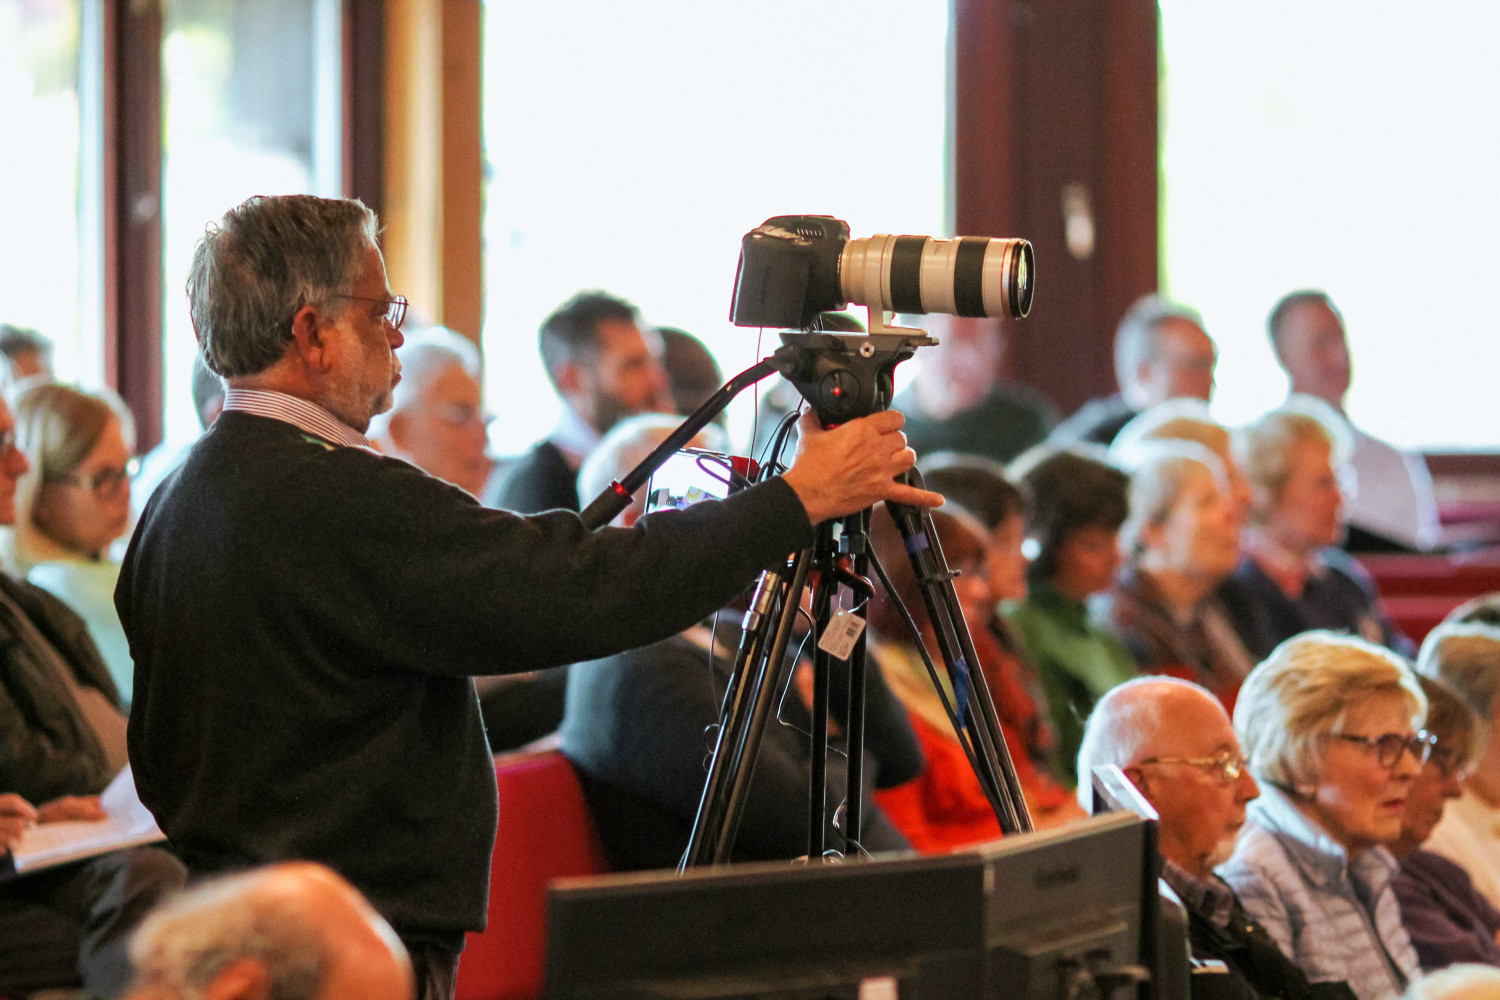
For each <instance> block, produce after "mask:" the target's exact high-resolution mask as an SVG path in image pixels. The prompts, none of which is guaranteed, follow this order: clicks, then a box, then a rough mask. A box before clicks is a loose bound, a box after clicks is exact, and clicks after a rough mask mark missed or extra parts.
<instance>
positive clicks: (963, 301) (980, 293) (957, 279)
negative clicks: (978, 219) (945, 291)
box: [953, 236, 990, 316]
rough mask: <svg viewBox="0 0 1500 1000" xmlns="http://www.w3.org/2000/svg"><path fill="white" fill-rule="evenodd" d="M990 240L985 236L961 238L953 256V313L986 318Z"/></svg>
mask: <svg viewBox="0 0 1500 1000" xmlns="http://www.w3.org/2000/svg"><path fill="white" fill-rule="evenodd" d="M989 248H990V240H988V239H986V238H985V237H983V236H960V237H959V239H958V250H957V252H956V253H955V254H954V255H953V307H954V308H953V313H954V315H955V316H984V315H987V314H986V313H985V311H984V255H985V253H986V251H988V250H989Z"/></svg>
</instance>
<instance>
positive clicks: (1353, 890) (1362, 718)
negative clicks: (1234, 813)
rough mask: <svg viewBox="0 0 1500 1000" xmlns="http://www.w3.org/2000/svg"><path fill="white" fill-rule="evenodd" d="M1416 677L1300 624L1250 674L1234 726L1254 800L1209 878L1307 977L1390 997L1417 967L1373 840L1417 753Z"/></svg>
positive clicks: (1388, 819) (1397, 822) (1421, 757)
mask: <svg viewBox="0 0 1500 1000" xmlns="http://www.w3.org/2000/svg"><path fill="white" fill-rule="evenodd" d="M1426 711H1427V698H1426V696H1425V695H1423V694H1422V688H1421V687H1420V686H1419V685H1418V684H1417V680H1416V676H1415V675H1414V674H1413V673H1412V672H1411V670H1409V669H1408V668H1407V666H1406V663H1405V662H1404V661H1403V660H1402V659H1401V658H1400V657H1399V656H1396V655H1395V654H1394V653H1392V652H1390V651H1389V650H1387V649H1383V648H1381V647H1379V646H1376V645H1373V644H1371V643H1367V642H1365V641H1364V640H1362V639H1356V638H1353V637H1349V636H1340V635H1334V634H1333V633H1330V632H1310V633H1307V634H1306V635H1300V636H1297V637H1296V638H1294V639H1290V640H1288V641H1287V642H1285V643H1283V644H1282V645H1280V646H1278V647H1277V648H1276V650H1275V651H1274V652H1273V653H1272V654H1271V656H1270V657H1269V658H1268V659H1266V660H1265V662H1263V663H1261V664H1260V665H1259V666H1258V667H1256V668H1255V670H1253V671H1252V672H1251V673H1250V676H1249V677H1248V678H1247V679H1246V680H1245V684H1244V686H1243V687H1242V688H1240V697H1239V701H1238V703H1237V704H1236V705H1235V709H1234V730H1235V734H1236V735H1237V736H1238V737H1239V739H1240V743H1241V745H1242V746H1243V747H1244V748H1245V752H1246V753H1247V754H1248V755H1249V758H1250V770H1251V773H1253V774H1254V775H1255V778H1256V780H1257V781H1259V782H1260V787H1261V796H1260V798H1258V799H1256V800H1255V801H1254V802H1253V803H1251V805H1250V807H1249V821H1248V822H1247V823H1246V825H1245V829H1244V831H1243V832H1242V833H1241V835H1240V839H1239V843H1238V845H1237V846H1236V847H1235V851H1234V857H1232V858H1231V859H1230V860H1229V861H1228V862H1227V863H1225V864H1224V865H1223V866H1221V867H1220V868H1219V869H1218V871H1219V875H1220V876H1221V877H1222V878H1223V879H1224V881H1226V882H1228V883H1229V884H1230V886H1231V887H1233V889H1234V891H1235V893H1236V894H1237V895H1238V896H1239V897H1240V901H1241V902H1242V903H1244V905H1245V909H1246V910H1247V911H1249V913H1250V915H1251V916H1252V917H1254V918H1255V919H1256V920H1257V921H1259V922H1260V924H1261V925H1262V926H1264V927H1265V928H1266V930H1267V931H1269V932H1270V934H1271V938H1272V939H1273V940H1274V941H1275V942H1276V945H1277V947H1279V948H1280V949H1281V950H1282V951H1283V952H1284V953H1285V954H1286V955H1287V956H1288V957H1290V958H1291V959H1292V961H1294V962H1296V963H1297V964H1298V965H1299V966H1301V967H1302V971H1303V972H1305V973H1307V977H1308V978H1309V979H1311V980H1313V981H1314V982H1322V981H1325V980H1336V979H1345V980H1347V981H1348V983H1349V985H1350V987H1352V988H1353V990H1354V992H1355V995H1356V996H1358V997H1359V998H1360V1000H1380V998H1391V997H1397V996H1400V994H1401V992H1402V991H1403V990H1404V989H1406V987H1407V984H1408V983H1410V982H1411V979H1412V977H1413V976H1415V975H1416V973H1417V971H1418V964H1417V953H1416V949H1414V948H1413V947H1412V944H1411V939H1410V938H1409V937H1408V936H1407V933H1406V929H1405V928H1404V927H1403V926H1402V925H1401V911H1400V906H1399V905H1398V904H1397V901H1396V894H1395V891H1394V890H1393V889H1392V887H1391V880H1392V878H1393V877H1394V876H1395V874H1396V870H1397V865H1396V859H1395V858H1394V857H1393V856H1392V855H1391V852H1390V851H1389V850H1387V849H1386V847H1385V846H1384V845H1385V844H1388V843H1390V842H1391V841H1393V840H1395V839H1396V837H1397V836H1398V835H1399V834H1400V832H1401V816H1402V811H1403V806H1404V804H1405V801H1406V796H1407V793H1408V792H1409V791H1410V789H1411V784H1412V779H1413V778H1415V777H1416V775H1417V773H1418V772H1419V771H1420V770H1421V768H1422V764H1423V762H1425V761H1426V759H1427V755H1428V752H1429V750H1430V749H1431V742H1430V739H1431V738H1430V737H1429V736H1428V735H1427V734H1426V733H1425V732H1422V733H1418V732H1416V731H1415V729H1416V726H1418V725H1419V724H1420V723H1421V721H1422V719H1423V717H1424V716H1425V714H1426Z"/></svg>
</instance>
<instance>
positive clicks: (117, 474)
mask: <svg viewBox="0 0 1500 1000" xmlns="http://www.w3.org/2000/svg"><path fill="white" fill-rule="evenodd" d="M3 438H4V435H3V434H0V445H3V444H4V443H5V442H4V440H3ZM0 452H3V449H0ZM140 467H141V462H140V459H138V458H132V459H131V460H130V461H128V462H126V463H125V464H124V465H122V466H119V467H118V468H114V469H100V470H99V471H98V472H96V473H94V474H93V475H92V476H80V475H77V474H76V473H69V474H67V475H61V474H54V475H50V476H47V477H45V481H46V482H49V483H65V484H67V485H68V486H78V487H82V488H83V489H86V490H92V491H93V494H94V496H95V497H97V498H98V499H100V500H113V499H114V498H115V497H117V496H119V495H120V489H121V487H123V486H124V485H125V484H126V483H128V482H129V481H130V479H131V477H132V476H134V475H135V474H136V471H137V470H138V469H140Z"/></svg>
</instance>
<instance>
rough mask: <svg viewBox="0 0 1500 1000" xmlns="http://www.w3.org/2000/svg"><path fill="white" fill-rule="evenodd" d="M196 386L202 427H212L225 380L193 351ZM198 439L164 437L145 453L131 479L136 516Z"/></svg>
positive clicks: (221, 403)
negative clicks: (173, 439) (178, 439)
mask: <svg viewBox="0 0 1500 1000" xmlns="http://www.w3.org/2000/svg"><path fill="white" fill-rule="evenodd" d="M192 390H193V412H194V413H196V414H198V426H199V428H200V430H208V428H209V427H211V426H212V425H213V422H214V421H215V420H217V419H218V418H219V411H221V410H223V409H224V381H223V380H222V379H220V378H219V376H217V375H215V374H214V373H213V372H211V371H209V370H208V366H207V365H205V364H204V363H203V355H202V354H194V355H193V379H192ZM197 441H198V439H197V438H196V437H195V438H193V440H192V441H189V442H187V443H186V444H178V443H172V442H169V441H167V440H165V439H164V440H163V441H162V442H161V443H160V444H158V445H157V446H156V447H155V448H152V449H151V450H150V451H149V452H147V453H146V454H145V455H144V456H142V458H141V465H140V468H139V469H137V470H136V473H135V478H134V479H132V480H131V481H130V510H131V514H132V515H133V519H139V518H140V514H141V511H142V510H144V509H145V507H146V501H147V500H150V499H151V494H153V493H155V492H156V488H157V487H158V486H160V485H161V483H162V480H164V479H166V478H167V477H168V476H170V475H171V474H172V472H173V470H175V469H176V468H177V467H178V466H179V465H181V464H182V463H183V460H184V459H186V458H187V456H188V452H190V451H192V450H193V445H194V444H196V443H197Z"/></svg>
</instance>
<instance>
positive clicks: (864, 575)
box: [582, 324, 1031, 868]
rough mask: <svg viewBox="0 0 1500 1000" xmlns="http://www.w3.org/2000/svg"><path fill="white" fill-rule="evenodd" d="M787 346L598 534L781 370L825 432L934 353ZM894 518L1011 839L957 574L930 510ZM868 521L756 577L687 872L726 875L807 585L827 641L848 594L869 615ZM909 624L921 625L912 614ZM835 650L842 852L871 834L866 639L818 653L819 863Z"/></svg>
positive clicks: (708, 413) (989, 708)
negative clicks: (841, 699)
mask: <svg viewBox="0 0 1500 1000" xmlns="http://www.w3.org/2000/svg"><path fill="white" fill-rule="evenodd" d="M872 325H875V324H872ZM781 339H782V347H781V348H780V349H779V350H777V351H776V352H775V353H774V354H773V355H772V356H771V357H769V358H766V359H764V360H762V361H760V362H759V363H758V364H756V365H754V366H753V367H751V368H749V369H747V370H745V371H744V372H741V373H740V374H739V375H737V376H735V377H734V378H733V379H731V380H730V381H729V382H728V383H726V384H725V385H724V386H723V387H722V388H721V389H719V390H718V392H716V393H715V394H714V395H713V396H712V397H710V398H709V399H708V400H707V401H706V402H705V403H704V404H703V405H702V406H701V407H699V408H698V410H697V411H696V412H694V413H693V414H692V416H690V417H688V418H687V420H686V421H685V422H684V423H683V425H682V426H681V427H679V428H678V429H677V431H675V432H674V433H673V434H672V435H671V436H670V437H668V438H667V440H665V441H664V442H662V444H661V445H660V446H659V447H657V449H656V450H655V451H653V452H652V453H651V454H650V455H649V456H647V458H646V459H645V461H643V462H642V463H641V464H640V465H639V466H637V467H636V468H634V469H632V470H631V471H630V473H629V474H627V475H626V476H625V478H624V479H623V480H621V481H620V482H617V483H614V484H612V485H611V488H610V489H609V490H606V491H605V492H604V493H603V494H602V495H601V496H599V497H598V498H597V499H595V500H594V502H593V503H591V504H590V505H589V506H588V508H587V509H586V510H585V511H584V512H583V515H582V516H583V520H584V523H585V524H586V525H587V526H589V527H591V528H593V527H599V526H601V525H603V524H607V523H608V522H609V521H610V520H611V519H613V517H614V516H615V514H617V513H618V512H619V511H620V510H622V509H623V508H624V507H625V506H626V505H627V504H628V503H629V502H630V498H631V496H632V495H633V494H634V492H635V491H636V490H638V489H639V488H640V487H641V486H643V485H645V484H646V482H647V480H649V478H650V476H651V473H652V472H653V471H654V470H655V469H656V467H657V466H659V465H660V464H661V463H662V462H663V461H665V460H666V458H667V457H668V456H669V455H671V454H672V453H673V452H675V451H677V450H678V449H679V448H681V447H683V446H684V445H685V444H686V443H687V442H688V441H690V440H692V437H693V435H695V434H696V433H697V432H698V431H699V430H700V429H702V428H703V426H704V425H706V424H707V423H708V422H709V421H710V420H712V419H713V418H714V417H715V416H716V415H717V414H718V413H719V412H720V411H722V410H723V409H724V407H725V406H726V405H728V403H729V401H730V400H731V399H733V398H734V397H735V396H736V395H737V394H738V393H740V392H741V391H743V390H744V389H745V388H747V387H749V386H750V385H753V384H754V383H756V382H758V381H759V380H760V379H762V378H764V377H765V376H766V375H769V374H771V373H772V372H780V373H781V374H782V375H783V376H785V377H786V378H787V379H788V380H789V381H791V382H792V383H793V384H794V385H795V386H796V387H797V389H798V391H799V392H801V393H802V396H803V398H804V399H806V400H807V401H808V402H809V403H811V405H812V406H813V407H814V408H815V409H816V410H817V412H818V415H819V417H820V418H821V419H822V421H823V423H824V425H825V426H827V425H830V424H834V423H840V422H844V421H847V420H851V419H854V418H856V417H860V416H865V415H867V414H869V413H874V412H877V411H879V410H882V409H885V408H886V407H887V406H889V404H890V399H891V381H892V372H893V371H894V370H895V367H896V365H897V364H899V363H900V362H901V361H904V360H905V359H907V358H909V357H911V355H912V354H913V353H915V351H916V349H917V348H918V347H920V346H924V345H927V344H931V343H934V341H933V340H932V339H931V338H930V337H927V336H925V335H923V334H921V332H920V331H915V330H907V331H891V330H888V329H884V328H879V327H878V326H877V331H876V332H872V333H869V334H860V335H853V336H841V335H833V334H821V333H783V334H782V335H781ZM907 477H908V481H909V482H912V483H913V484H916V485H920V483H919V479H918V477H917V476H916V474H915V473H914V472H911V473H907ZM889 510H890V514H891V516H892V518H893V519H894V520H895V523H896V526H897V528H898V530H899V531H900V533H901V536H902V538H903V539H904V541H905V544H906V551H907V554H908V556H909V558H910V559H911V562H912V568H913V570H914V574H915V577H916V579H917V582H918V584H919V586H920V587H921V590H922V597H923V603H924V605H925V607H926V610H927V615H928V618H929V620H930V621H931V622H932V625H933V629H934V633H935V635H936V638H937V644H938V648H939V652H940V653H941V657H942V661H943V665H944V668H945V669H946V671H947V676H948V679H949V682H950V684H951V687H952V690H953V692H954V698H953V700H952V701H951V702H949V701H948V699H947V697H946V695H944V696H943V701H944V705H945V707H946V708H947V711H948V716H949V720H950V721H951V722H952V724H953V726H954V733H955V735H956V737H957V739H958V742H959V744H960V746H962V747H963V749H964V752H965V754H966V755H967V756H968V758H969V761H970V764H971V765H972V766H973V768H974V773H975V775H976V776H977V777H978V779H979V784H980V787H981V788H982V789H983V790H984V793H985V795H986V797H987V798H988V799H989V802H990V805H991V807H992V808H993V809H994V811H995V817H996V819H997V820H998V821H999V823H1000V829H1001V830H1002V832H1004V833H1006V834H1011V833H1019V832H1024V831H1028V830H1030V829H1031V817H1030V815H1029V814H1028V812H1027V810H1026V804H1025V800H1024V798H1023V797H1022V794H1021V789H1020V784H1019V782H1018V780H1017V778H1016V771H1015V765H1014V764H1013V763H1012V761H1011V758H1010V753H1009V751H1008V750H1007V748H1006V745H1005V739H1004V736H1003V734H1002V732H1001V729H1000V722H999V719H998V718H997V716H996V714H995V708H994V703H993V702H992V701H991V699H990V693H989V689H988V686H987V684H986V683H985V679H984V672H983V670H982V669H981V668H980V664H979V660H978V655H977V653H976V652H975V649H974V643H973V639H972V637H971V636H970V634H969V628H968V625H967V623H966V622H965V621H964V618H963V615H962V613H961V612H960V610H959V603H958V598H957V595H956V594H955V592H954V588H953V574H952V573H951V572H950V571H949V569H948V566H947V563H946V560H945V559H944V557H943V552H942V549H941V547H940V546H939V545H938V540H937V534H936V532H935V531H934V530H933V527H932V521H931V518H930V517H928V515H927V514H926V512H925V511H922V510H919V509H917V508H912V507H906V506H902V505H896V504H892V505H890V506H889ZM870 516H871V512H870V511H868V510H866V511H862V512H860V513H858V514H854V515H852V516H850V517H846V518H843V519H841V520H839V521H836V522H829V523H826V524H823V525H820V526H819V528H818V531H817V534H816V539H815V542H814V544H813V547H812V548H811V549H807V550H804V551H802V552H799V553H797V554H795V555H793V556H791V557H790V558H789V559H788V561H787V564H786V565H785V566H783V567H780V568H778V569H772V570H767V571H766V572H765V573H763V574H762V575H761V578H760V581H759V583H758V584H757V586H756V588H755V592H754V597H753V598H752V601H751V604H750V609H749V611H747V612H746V614H745V619H744V623H743V630H742V633H741V638H740V643H739V648H738V650H737V652H736V655H735V663H734V668H733V671H732V673H731V677H730V682H729V685H728V688H727V689H726V691H725V696H724V703H723V708H722V710H721V713H720V722H719V728H718V736H717V739H716V742H715V745H714V751H713V760H712V763H711V764H710V766H709V772H708V780H707V782H706V783H705V785H704V789H703V795H702V798H701V800H700V802H699V805H698V813H697V817H696V818H695V820H694V823H693V832H692V835H691V837H690V838H689V841H688V846H687V850H686V851H685V852H684V855H683V860H682V867H683V868H687V867H696V866H701V865H705V864H724V863H727V862H728V860H729V857H730V852H731V850H732V848H733V846H734V840H735V833H736V831H737V830H738V828H739V822H740V817H741V816H742V814H743V811H744V806H745V801H746V798H747V796H748V792H749V788H750V781H751V778H752V777H753V775H754V772H755V761H756V755H757V753H758V752H759V747H760V741H761V737H762V735H763V733H764V732H765V727H766V724H767V722H768V721H769V720H770V718H771V715H772V712H773V708H774V704H775V701H776V693H777V691H778V689H779V687H780V680H781V676H780V675H781V673H782V670H783V665H784V664H785V662H786V650H787V647H788V644H789V642H790V640H791V637H792V632H793V626H794V625H795V622H796V618H797V615H798V613H799V609H800V607H801V603H802V596H803V592H804V591H805V590H806V589H807V588H808V586H809V581H810V580H814V579H815V582H814V583H813V584H812V615H813V627H814V636H815V637H817V638H818V639H819V640H822V639H823V638H824V637H826V636H828V635H829V628H830V625H831V623H832V622H833V620H834V618H835V615H834V610H833V609H834V607H835V598H836V594H837V591H838V590H839V589H840V588H845V589H848V590H850V591H852V592H853V593H854V594H855V595H856V596H857V597H859V598H861V600H859V601H858V602H857V604H856V610H855V612H854V614H855V615H860V616H862V609H863V607H864V603H865V600H867V599H868V598H869V597H870V596H871V595H872V594H873V587H872V585H871V583H870V582H869V579H868V575H869V572H870V568H871V565H872V559H871V557H870V554H869V550H868V537H867V529H868V525H869V518H870ZM877 569H878V566H877ZM887 590H889V587H887ZM903 610H904V609H903ZM840 617H847V616H840ZM908 624H909V625H912V624H913V623H912V622H911V621H910V616H909V615H908ZM913 628H914V626H913ZM851 631H853V630H851ZM836 653H837V655H838V658H839V659H843V660H847V661H848V664H849V670H848V678H849V693H848V717H847V727H846V728H847V732H846V734H845V735H846V739H847V744H848V758H849V766H848V775H847V778H848V780H847V787H846V789H845V795H844V801H845V803H846V806H845V817H844V822H843V824H842V826H841V829H842V830H843V831H844V839H845V841H846V844H854V843H855V842H857V840H858V837H859V831H860V830H861V828H862V824H863V816H862V812H863V806H862V801H863V800H862V797H861V787H862V780H863V770H864V766H863V764H864V762H863V756H864V754H863V746H864V696H865V674H866V664H865V635H864V631H863V629H862V628H859V629H858V631H857V637H856V638H855V639H854V641H853V644H852V648H849V649H847V652H846V651H845V650H844V649H842V648H840V647H839V646H838V645H837V644H836V643H833V642H824V641H819V642H818V643H817V645H816V647H815V651H814V654H813V663H812V677H813V705H812V718H813V732H812V746H811V767H810V774H809V776H808V785H809V788H808V827H807V828H808V850H807V853H808V856H809V857H810V858H821V857H823V856H824V854H825V850H827V845H826V844H825V843H824V841H825V832H824V831H825V829H826V821H827V815H826V809H827V798H826V792H827V789H826V772H825V761H826V759H827V753H828V731H829V727H828V709H829V704H830V694H831V676H832V666H833V661H834V659H835V655H836ZM924 658H926V659H927V661H928V662H927V667H928V671H929V673H930V674H931V676H932V680H933V683H934V684H935V685H937V686H938V690H939V692H940V693H942V691H943V687H942V685H941V684H940V683H939V679H938V675H937V672H936V667H935V666H934V665H933V663H932V662H931V659H930V657H927V656H926V653H925V650H924Z"/></svg>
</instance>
